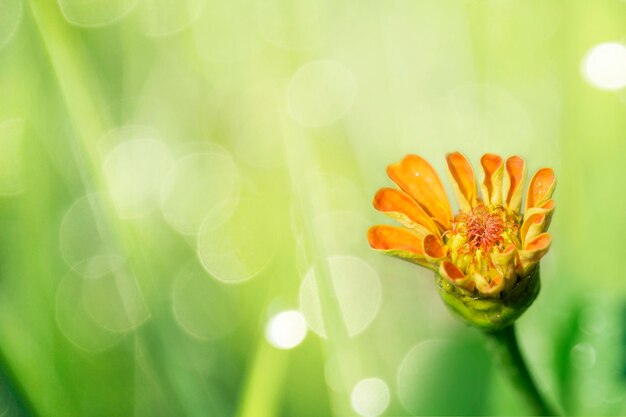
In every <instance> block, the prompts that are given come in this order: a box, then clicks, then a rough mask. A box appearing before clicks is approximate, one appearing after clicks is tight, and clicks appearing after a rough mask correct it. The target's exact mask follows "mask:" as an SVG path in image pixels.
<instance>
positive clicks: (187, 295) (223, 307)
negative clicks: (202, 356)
mask: <svg viewBox="0 0 626 417" xmlns="http://www.w3.org/2000/svg"><path fill="white" fill-rule="evenodd" d="M172 309H173V311H174V317H175V318H176V321H177V322H178V324H179V325H180V327H181V328H182V329H183V330H185V331H186V332H187V333H189V334H190V335H191V336H193V337H195V338H197V339H201V340H215V339H219V338H222V337H224V336H226V335H228V334H229V333H230V332H232V331H233V330H234V329H235V327H236V326H237V323H238V321H239V313H238V310H237V308H236V304H235V300H234V297H233V294H232V293H231V291H229V290H228V289H227V288H224V286H223V284H222V285H220V284H219V283H217V282H216V281H215V280H213V279H211V277H209V276H208V275H207V273H206V272H205V271H204V270H203V269H202V267H201V266H200V265H199V264H198V263H197V261H192V262H190V263H189V264H187V265H186V266H184V267H183V268H182V269H181V271H180V273H179V274H178V276H177V277H176V281H175V282H174V289H173V292H172Z"/></svg>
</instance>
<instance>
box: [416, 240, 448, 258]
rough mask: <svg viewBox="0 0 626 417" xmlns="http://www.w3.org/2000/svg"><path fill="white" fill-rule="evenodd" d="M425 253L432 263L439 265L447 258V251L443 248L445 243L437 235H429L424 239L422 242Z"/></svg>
mask: <svg viewBox="0 0 626 417" xmlns="http://www.w3.org/2000/svg"><path fill="white" fill-rule="evenodd" d="M422 245H423V252H424V255H425V256H426V259H428V260H429V261H430V262H432V263H439V262H440V261H441V260H442V259H444V258H445V257H446V251H445V249H444V247H443V243H442V242H441V239H440V238H438V237H437V236H435V235H427V236H426V237H424V240H423V241H422Z"/></svg>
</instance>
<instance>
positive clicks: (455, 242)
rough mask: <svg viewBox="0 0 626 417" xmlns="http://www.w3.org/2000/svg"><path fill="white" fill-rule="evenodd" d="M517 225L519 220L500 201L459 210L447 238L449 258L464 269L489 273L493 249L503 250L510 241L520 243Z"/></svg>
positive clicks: (496, 250) (517, 244)
mask: <svg viewBox="0 0 626 417" xmlns="http://www.w3.org/2000/svg"><path fill="white" fill-rule="evenodd" d="M518 229H519V222H518V220H517V219H516V218H514V217H513V216H512V215H510V214H508V213H507V211H506V209H505V208H504V207H502V206H501V205H491V206H485V205H483V204H479V205H478V206H476V207H474V208H473V209H472V210H471V211H469V212H464V211H462V212H460V213H459V214H457V216H456V218H455V219H454V221H453V222H452V227H451V228H450V230H449V231H448V232H447V233H446V235H445V236H444V241H445V246H446V248H447V249H448V254H449V256H450V259H451V260H452V262H453V263H454V264H456V265H457V266H458V267H459V268H460V269H461V270H462V271H463V272H464V273H468V272H474V271H476V272H479V273H486V270H487V269H488V268H489V267H490V266H491V265H492V262H491V260H490V254H491V253H494V252H502V251H503V250H504V249H505V248H506V247H507V246H508V245H509V244H511V243H514V244H516V246H519V243H518V238H517V232H518Z"/></svg>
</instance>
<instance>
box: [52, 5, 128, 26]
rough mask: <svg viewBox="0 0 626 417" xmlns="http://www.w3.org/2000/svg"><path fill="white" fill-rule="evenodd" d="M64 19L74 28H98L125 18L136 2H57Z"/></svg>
mask: <svg viewBox="0 0 626 417" xmlns="http://www.w3.org/2000/svg"><path fill="white" fill-rule="evenodd" d="M57 1H58V3H59V7H60V8H61V12H62V13H63V16H64V17H65V19H66V20H67V21H68V22H69V23H71V24H73V25H76V26H81V27H99V26H106V25H110V24H111V23H114V22H116V21H118V20H120V19H121V18H123V17H124V16H126V15H127V14H128V13H130V11H131V10H132V9H133V8H134V7H135V5H136V4H137V0H89V1H84V0H57Z"/></svg>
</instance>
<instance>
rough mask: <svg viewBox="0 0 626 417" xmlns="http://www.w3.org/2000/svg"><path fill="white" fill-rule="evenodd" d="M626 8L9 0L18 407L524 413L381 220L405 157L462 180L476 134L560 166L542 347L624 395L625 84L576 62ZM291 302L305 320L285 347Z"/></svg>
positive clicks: (548, 380) (555, 383)
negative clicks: (394, 169) (392, 254)
mask: <svg viewBox="0 0 626 417" xmlns="http://www.w3.org/2000/svg"><path fill="white" fill-rule="evenodd" d="M624 22H626V2H625V1H620V0H580V1H573V0H572V1H556V0H554V1H547V0H386V1H374V0H363V1H347V0H254V1H253V0H249V1H244V0H179V1H166V0H115V1H112V0H90V1H87V0H57V1H54V0H30V1H29V0H0V243H1V244H0V365H1V366H0V369H1V371H2V372H1V373H0V376H1V378H0V413H1V414H2V415H3V416H17V415H20V416H27V415H39V416H63V417H74V416H150V417H154V416H219V417H223V416H237V417H265V416H268V417H270V416H294V417H296V416H297V417H305V416H330V415H334V416H353V415H354V416H356V415H359V413H360V414H361V415H365V416H374V415H378V414H380V413H382V415H394V416H397V415H454V414H464V415H494V414H495V415H497V414H505V415H521V414H524V413H526V412H527V409H526V408H525V407H526V406H525V404H523V403H521V402H520V399H519V398H518V397H517V395H516V393H515V392H514V391H513V388H512V386H511V385H510V382H509V381H507V380H506V379H505V377H504V375H502V374H501V373H500V372H499V369H498V368H497V366H496V365H495V364H493V363H492V361H491V358H490V354H489V352H488V351H487V350H486V349H485V347H484V340H483V338H482V337H481V335H480V334H479V333H478V332H477V331H476V330H474V329H470V328H468V327H466V326H465V325H464V324H462V323H460V322H457V321H456V320H455V319H454V318H453V317H452V316H451V314H450V313H449V312H448V311H447V310H446V309H445V307H444V305H443V303H442V302H441V300H440V299H439V297H438V295H437V293H436V289H435V286H434V284H433V277H432V273H430V272H428V271H426V270H424V269H421V268H418V267H416V266H415V265H411V264H405V263H402V261H400V260H397V259H391V258H384V257H382V256H381V255H379V254H377V253H374V252H373V251H371V250H370V249H369V247H368V245H367V242H366V239H365V231H366V230H367V227H368V226H370V225H372V224H375V223H381V222H387V220H386V219H384V216H383V215H381V214H379V213H376V212H375V211H374V210H373V209H372V208H371V203H370V201H371V197H372V196H373V195H374V193H375V191H376V190H377V189H378V188H380V187H382V186H389V185H390V184H391V183H390V181H389V180H388V179H387V178H386V176H385V167H386V166H387V165H388V164H389V163H392V162H396V161H398V160H399V159H400V158H401V157H402V156H403V155H405V154H406V153H417V154H420V155H422V156H424V157H425V158H427V159H428V160H429V161H431V162H432V164H433V165H434V166H435V168H436V169H437V170H438V171H439V173H440V175H441V176H442V178H444V183H446V187H448V188H447V190H448V194H449V195H450V196H452V193H451V188H450V187H449V181H447V178H445V171H444V155H445V153H446V152H449V151H452V150H460V151H462V152H464V153H465V154H466V155H467V156H468V157H469V158H470V159H471V161H472V162H473V163H474V166H475V167H476V166H478V164H477V162H478V159H479V158H480V155H482V154H483V153H485V152H491V153H499V154H501V155H503V156H508V155H512V154H519V155H521V156H522V157H523V158H525V160H526V161H527V164H528V167H529V172H531V173H532V172H533V171H535V170H536V169H538V168H540V167H542V166H550V167H552V168H554V169H555V171H556V173H557V176H558V186H557V191H556V194H555V199H556V201H557V209H556V213H555V217H554V220H553V222H552V226H551V232H552V233H553V236H554V243H553V247H552V249H551V251H550V253H549V254H548V256H547V257H546V258H545V259H544V260H543V261H542V270H541V279H542V290H541V293H540V294H539V297H538V299H537V301H536V302H535V304H534V305H533V306H532V307H531V308H530V309H529V310H528V311H527V312H526V313H525V315H524V316H523V317H522V318H521V319H520V320H519V322H518V323H519V326H518V331H519V334H520V339H521V343H522V350H523V352H524V353H525V355H526V358H527V360H528V362H529V365H530V367H531V371H532V372H533V374H534V375H535V377H536V379H537V381H538V383H539V386H540V387H541V389H542V390H544V392H545V394H546V396H547V397H548V398H549V400H550V401H551V402H553V403H554V404H558V405H559V407H560V408H561V409H562V410H564V411H565V412H567V413H568V414H577V415H581V414H584V415H624V414H626V394H625V393H626V359H625V358H626V267H625V266H624V265H625V264H624V248H625V246H624V243H623V239H624V236H626V217H625V215H624V213H626V197H625V196H626V193H624V191H623V182H624V180H626V174H625V166H624V154H625V152H626V89H624V88H621V89H614V90H603V89H600V88H597V87H596V86H594V85H593V83H591V82H588V81H589V80H587V79H586V78H589V77H590V76H589V74H587V75H585V74H584V72H585V71H584V70H581V68H583V62H584V59H585V56H586V55H587V53H588V52H589V51H590V50H591V48H593V47H594V46H596V45H598V44H600V43H604V42H622V43H624V42H626V41H625V39H626V38H625V37H626V26H625V25H624ZM603 62H604V61H602V62H600V65H601V66H602V65H604V64H603ZM607 65H609V66H610V65H614V64H607ZM619 65H622V66H621V67H620V66H619ZM619 65H618V66H617V67H616V69H615V68H613V69H612V70H611V69H610V71H613V73H614V74H613V75H614V76H615V77H617V78H618V79H620V77H621V79H624V78H625V77H626V68H625V67H624V65H626V64H624V63H623V62H622V64H619ZM610 71H609V72H610ZM622 72H623V74H622ZM591 78H592V80H591V81H593V74H592V75H591ZM624 83H626V81H625V82H624ZM313 271H315V272H313ZM294 309H296V310H301V311H302V312H303V313H304V316H305V317H306V320H307V323H308V326H309V331H308V334H307V335H306V338H305V339H304V341H303V342H302V343H301V344H299V345H298V346H295V347H294V348H293V349H291V350H283V349H278V348H276V347H275V346H274V345H272V344H271V343H269V342H268V340H269V341H274V342H276V338H278V340H279V341H278V344H280V343H287V344H289V343H291V342H293V343H294V344H297V343H298V342H299V340H297V334H298V332H299V331H301V330H303V328H302V325H301V324H302V323H301V322H298V321H297V320H296V321H295V322H294V321H290V322H287V325H282V327H281V325H280V323H279V322H278V321H272V319H273V318H274V319H277V318H278V317H279V316H277V314H278V313H280V312H282V311H285V310H294ZM296 316H297V315H296ZM297 317H299V316H297ZM276 323H279V324H278V325H276V326H277V327H272V326H273V324H276ZM281 337H282V338H285V337H286V341H285V339H281ZM292 338H295V339H293V340H292ZM281 340H282V342H281ZM370 378H378V379H370ZM363 380H365V381H363ZM360 381H361V382H360Z"/></svg>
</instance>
